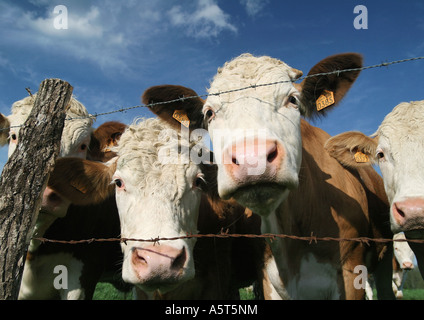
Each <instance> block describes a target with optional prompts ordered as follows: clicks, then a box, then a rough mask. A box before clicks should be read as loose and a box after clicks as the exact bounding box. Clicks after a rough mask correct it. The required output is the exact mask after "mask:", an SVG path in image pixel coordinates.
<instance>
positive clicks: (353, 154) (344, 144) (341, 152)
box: [324, 131, 378, 168]
mask: <svg viewBox="0 0 424 320" xmlns="http://www.w3.org/2000/svg"><path fill="white" fill-rule="evenodd" d="M377 144H378V137H376V138H371V137H368V136H366V135H365V134H363V133H361V132H356V131H351V132H345V133H341V134H339V135H336V136H334V137H332V138H330V139H328V140H327V142H326V143H325V145H324V148H325V150H327V152H328V153H329V154H330V155H331V156H332V157H333V158H335V159H336V160H337V161H338V162H340V163H341V164H342V165H343V166H345V167H349V168H358V167H361V166H369V165H371V164H373V163H374V162H375V152H376V149H377Z"/></svg>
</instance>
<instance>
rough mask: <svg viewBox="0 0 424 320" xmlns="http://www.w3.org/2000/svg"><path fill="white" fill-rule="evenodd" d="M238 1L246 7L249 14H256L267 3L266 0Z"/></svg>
mask: <svg viewBox="0 0 424 320" xmlns="http://www.w3.org/2000/svg"><path fill="white" fill-rule="evenodd" d="M240 3H241V4H242V5H244V6H245V7H246V12H247V14H248V15H249V16H252V17H253V16H256V15H257V14H258V13H259V12H260V11H262V9H263V8H264V7H265V6H266V5H267V4H268V0H240Z"/></svg>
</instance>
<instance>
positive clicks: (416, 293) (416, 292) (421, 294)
mask: <svg viewBox="0 0 424 320" xmlns="http://www.w3.org/2000/svg"><path fill="white" fill-rule="evenodd" d="M402 300H424V289H404V290H403V299H402Z"/></svg>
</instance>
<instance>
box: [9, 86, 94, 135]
mask: <svg viewBox="0 0 424 320" xmlns="http://www.w3.org/2000/svg"><path fill="white" fill-rule="evenodd" d="M36 97H37V94H33V95H32V96H29V97H26V98H24V99H22V100H19V101H16V102H14V103H13V105H12V114H11V115H10V116H9V117H8V119H9V121H10V123H11V126H19V125H22V124H23V123H24V122H25V121H26V119H27V118H28V116H29V114H30V113H31V110H32V107H33V106H34V102H35V99H36ZM66 115H67V118H74V119H75V118H76V119H75V120H72V121H66V122H65V128H64V131H65V132H68V135H71V133H70V132H74V131H75V128H76V127H87V126H91V125H92V124H93V120H92V119H91V118H90V117H89V116H90V115H89V113H88V111H87V109H86V108H85V106H84V105H83V104H82V103H81V102H79V101H78V100H76V99H75V98H71V102H70V106H69V109H68V110H67V112H66ZM15 131H18V130H16V129H15Z"/></svg>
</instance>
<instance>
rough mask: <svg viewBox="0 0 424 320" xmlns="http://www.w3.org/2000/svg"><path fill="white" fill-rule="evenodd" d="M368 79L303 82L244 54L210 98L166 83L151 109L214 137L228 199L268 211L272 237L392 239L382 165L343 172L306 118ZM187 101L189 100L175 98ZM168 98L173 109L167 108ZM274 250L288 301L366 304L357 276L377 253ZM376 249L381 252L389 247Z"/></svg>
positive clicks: (291, 245) (387, 269) (345, 248)
mask: <svg viewBox="0 0 424 320" xmlns="http://www.w3.org/2000/svg"><path fill="white" fill-rule="evenodd" d="M361 63H362V59H361V56H360V55H358V54H340V55H334V56H331V57H328V58H326V59H323V60H322V61H320V62H318V63H317V64H316V65H315V66H314V67H313V68H312V69H311V71H310V73H309V74H310V75H316V74H317V73H325V72H328V71H335V70H341V69H355V68H360V67H361ZM358 74H359V71H353V72H352V71H351V72H341V73H339V74H337V73H333V74H331V75H321V76H315V77H308V78H307V79H305V80H304V81H303V82H302V83H301V84H300V85H297V84H293V82H294V81H296V79H298V78H299V77H300V76H301V75H302V73H301V72H300V71H299V70H296V69H294V68H291V67H290V66H288V65H287V64H285V63H284V62H282V61H280V60H278V59H274V58H271V57H267V56H263V57H255V56H252V55H250V54H243V55H241V56H239V57H237V58H235V59H233V60H232V61H230V62H227V63H226V64H225V65H224V66H223V67H222V68H219V69H218V73H217V74H216V75H215V77H214V79H213V81H212V82H211V85H210V88H209V89H208V91H209V92H210V95H209V96H208V98H207V100H206V101H203V100H202V99H198V98H196V97H194V98H189V96H190V95H192V96H196V94H195V93H193V92H192V93H191V94H190V92H189V90H187V88H185V89H184V88H182V87H178V86H169V85H163V86H156V87H152V88H150V89H149V90H147V91H146V92H145V93H144V100H143V102H144V103H146V104H148V103H154V105H152V107H151V109H152V111H153V112H155V113H156V114H157V115H158V116H159V117H161V118H163V119H165V120H166V121H168V122H169V123H170V124H172V125H174V126H179V125H180V122H179V121H184V120H185V122H184V123H185V124H186V125H188V127H189V128H190V129H191V130H194V129H197V128H204V129H207V130H208V132H209V134H210V138H211V140H212V145H213V150H214V154H215V160H216V162H217V165H218V177H217V183H218V191H219V195H220V196H221V197H222V198H223V199H230V198H234V199H235V200H236V201H238V202H239V203H240V204H242V205H243V206H246V207H248V208H249V209H251V210H252V211H253V212H255V213H258V214H260V215H261V220H262V231H263V232H264V233H273V234H281V233H282V234H289V235H297V236H310V235H311V234H313V235H315V236H323V237H324V236H335V237H346V238H350V237H357V236H361V235H362V236H366V235H368V236H381V235H382V234H384V235H385V236H392V234H391V232H390V230H389V228H388V224H387V223H386V224H385V223H381V222H378V221H377V220H378V219H377V216H378V215H379V214H380V213H385V212H387V211H388V204H387V197H386V195H385V193H384V188H383V185H382V181H381V177H380V178H379V177H378V174H377V173H376V172H375V171H374V170H373V169H372V168H369V169H366V170H358V171H355V170H350V171H349V170H346V169H345V168H343V167H342V166H341V165H340V164H339V163H338V162H337V161H335V160H334V159H332V158H331V157H330V156H329V155H328V154H326V152H325V150H324V143H325V141H327V139H328V138H329V135H328V134H327V133H325V132H324V131H322V130H320V129H319V128H316V127H314V126H312V125H310V124H309V123H307V122H306V121H305V120H303V119H301V118H302V116H304V117H307V118H313V117H314V116H319V115H320V114H323V113H325V112H326V111H327V110H329V107H330V106H333V105H335V104H337V102H339V101H340V100H341V99H342V98H343V96H344V95H345V93H346V92H347V91H348V90H349V88H350V86H351V85H352V84H353V83H354V81H355V79H356V77H357V76H358ZM268 84H272V85H268ZM242 88H245V89H242ZM179 97H180V98H187V99H184V100H183V101H174V100H173V99H176V98H179ZM166 101H173V102H171V103H163V104H161V102H166ZM322 108H324V109H323V110H321V111H318V110H320V109H322ZM193 133H194V131H193ZM347 181H348V182H349V183H347ZM378 218H381V217H378ZM383 218H384V216H383ZM387 220H388V216H387ZM386 229H387V230H386ZM270 246H271V249H272V253H273V257H274V259H272V258H271V259H269V260H268V262H267V268H268V276H269V279H270V280H271V282H272V284H273V287H274V288H275V289H276V291H277V292H278V294H279V296H280V297H281V298H293V299H345V298H347V299H362V298H363V297H364V294H365V293H364V290H362V289H361V288H355V286H354V280H355V277H356V276H357V274H355V273H354V270H355V268H356V266H357V265H366V261H373V262H377V259H376V253H377V252H374V251H373V250H374V249H375V247H374V248H371V249H368V248H365V246H358V245H356V244H354V243H347V242H344V243H342V244H339V243H335V242H333V243H324V242H318V243H316V244H314V245H310V244H308V243H305V242H302V241H296V240H291V239H273V241H272V242H270ZM388 246H390V245H388ZM376 247H377V250H379V251H380V252H381V250H382V248H381V247H382V246H380V245H377V246H376ZM391 255H392V251H391V250H388V251H387V257H386V256H385V257H384V259H383V260H384V261H383V263H382V264H380V266H379V267H377V269H375V270H378V272H380V271H382V270H383V269H384V272H383V273H384V276H382V277H378V278H379V280H378V281H379V285H378V286H379V287H380V285H381V284H385V289H384V290H379V293H383V292H386V293H387V294H388V296H387V297H388V298H394V295H393V291H392V290H391V274H392V273H391ZM372 256H373V257H374V259H373V258H371V257H372ZM366 258H371V259H366ZM383 265H384V267H382V266H383ZM378 272H377V273H378ZM380 281H381V282H380Z"/></svg>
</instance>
